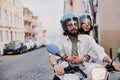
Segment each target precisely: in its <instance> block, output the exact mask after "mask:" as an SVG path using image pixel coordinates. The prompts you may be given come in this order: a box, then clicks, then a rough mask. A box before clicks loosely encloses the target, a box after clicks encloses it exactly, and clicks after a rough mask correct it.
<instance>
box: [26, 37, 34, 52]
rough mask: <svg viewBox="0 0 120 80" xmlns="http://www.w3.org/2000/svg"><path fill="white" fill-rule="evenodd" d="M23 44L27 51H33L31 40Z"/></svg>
mask: <svg viewBox="0 0 120 80" xmlns="http://www.w3.org/2000/svg"><path fill="white" fill-rule="evenodd" d="M25 44H26V46H27V49H28V50H33V49H34V42H33V41H32V40H31V39H28V40H25Z"/></svg>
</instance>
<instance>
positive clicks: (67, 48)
mask: <svg viewBox="0 0 120 80" xmlns="http://www.w3.org/2000/svg"><path fill="white" fill-rule="evenodd" d="M61 24H62V28H63V31H64V33H65V36H63V37H61V38H60V39H59V40H58V41H57V43H56V44H57V46H58V47H59V49H60V51H61V52H60V53H61V56H63V57H64V58H66V59H67V61H69V62H70V65H71V66H73V67H74V66H79V67H80V68H81V69H83V70H85V61H86V58H85V56H86V55H87V53H89V52H91V54H92V56H93V57H94V56H97V58H98V60H99V61H105V62H108V63H111V61H112V60H111V59H110V58H109V57H108V56H107V54H105V52H104V50H101V48H99V47H98V46H97V44H96V43H95V41H94V39H93V38H92V37H89V36H87V35H79V29H80V26H79V20H78V16H76V15H75V14H73V13H67V14H65V15H64V16H63V18H62V19H61ZM93 52H94V54H93ZM49 59H50V63H51V65H52V66H53V68H54V70H55V74H56V75H57V76H58V77H59V78H63V80H79V79H80V73H75V74H65V72H64V67H63V66H62V65H59V64H57V59H56V57H55V56H54V55H50V56H49ZM113 66H114V67H115V69H116V71H120V66H119V65H117V64H116V63H113Z"/></svg>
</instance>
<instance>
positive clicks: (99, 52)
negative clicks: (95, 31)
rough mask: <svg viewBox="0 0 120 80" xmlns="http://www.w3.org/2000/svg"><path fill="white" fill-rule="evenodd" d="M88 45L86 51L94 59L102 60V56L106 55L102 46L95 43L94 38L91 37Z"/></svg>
mask: <svg viewBox="0 0 120 80" xmlns="http://www.w3.org/2000/svg"><path fill="white" fill-rule="evenodd" d="M89 46H90V52H88V53H89V55H90V56H91V57H93V58H94V59H95V60H99V61H101V62H103V59H104V57H105V56H107V54H106V53H105V51H104V48H103V47H102V46H100V45H99V44H97V43H96V42H95V40H93V39H92V38H91V41H90V45H89Z"/></svg>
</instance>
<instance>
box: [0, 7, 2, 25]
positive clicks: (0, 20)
mask: <svg viewBox="0 0 120 80" xmlns="http://www.w3.org/2000/svg"><path fill="white" fill-rule="evenodd" d="M1 18H2V17H1V8H0V25H1V24H2V19H1Z"/></svg>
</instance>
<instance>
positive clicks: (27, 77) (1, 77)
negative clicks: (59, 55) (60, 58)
mask: <svg viewBox="0 0 120 80" xmlns="http://www.w3.org/2000/svg"><path fill="white" fill-rule="evenodd" d="M119 74H120V73H114V74H113V73H110V75H109V80H113V79H114V80H120V76H119ZM53 76H54V72H53V69H52V67H51V65H50V63H49V60H48V53H47V51H46V49H45V47H43V48H40V49H36V50H33V51H29V52H27V53H23V54H18V55H4V56H0V80H52V78H53Z"/></svg>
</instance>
